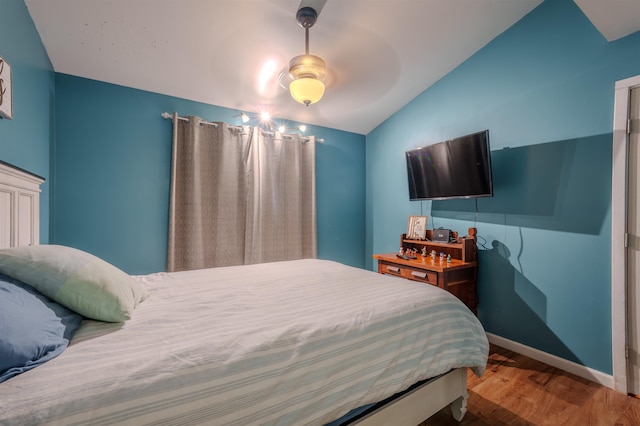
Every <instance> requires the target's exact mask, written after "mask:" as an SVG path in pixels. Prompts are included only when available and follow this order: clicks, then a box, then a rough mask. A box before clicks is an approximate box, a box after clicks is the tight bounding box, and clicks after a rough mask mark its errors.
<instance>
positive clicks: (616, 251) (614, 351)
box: [611, 75, 640, 394]
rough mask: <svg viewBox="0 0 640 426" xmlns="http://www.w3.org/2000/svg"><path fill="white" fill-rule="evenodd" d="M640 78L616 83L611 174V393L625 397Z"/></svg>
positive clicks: (626, 390) (626, 387)
mask: <svg viewBox="0 0 640 426" xmlns="http://www.w3.org/2000/svg"><path fill="white" fill-rule="evenodd" d="M637 86H640V75H638V76H635V77H630V78H626V79H624V80H620V81H617V82H616V85H615V97H614V107H613V152H612V171H611V340H612V341H611V358H612V367H613V380H614V389H615V390H616V391H618V392H622V393H625V394H626V393H627V392H628V383H627V361H626V356H625V355H626V345H627V249H626V247H625V234H626V232H627V186H628V182H627V161H628V149H627V144H628V140H629V138H628V134H627V122H628V118H629V98H630V95H631V89H632V88H634V87H637Z"/></svg>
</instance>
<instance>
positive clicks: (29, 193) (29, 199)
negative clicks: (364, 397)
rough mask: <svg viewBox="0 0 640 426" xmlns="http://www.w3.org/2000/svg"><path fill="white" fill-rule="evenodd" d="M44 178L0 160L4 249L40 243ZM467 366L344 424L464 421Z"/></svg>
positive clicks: (0, 224)
mask: <svg viewBox="0 0 640 426" xmlns="http://www.w3.org/2000/svg"><path fill="white" fill-rule="evenodd" d="M43 182H44V178H42V177H40V176H37V175H34V174H33V173H30V172H27V171H25V170H22V169H20V168H17V167H15V166H12V165H10V164H7V163H5V162H3V161H1V160H0V249H2V248H6V247H14V246H24V245H33V244H39V235H40V234H39V222H40V202H39V196H40V191H41V190H40V185H41V184H42V183H43ZM467 396H468V394H467V369H466V368H458V369H455V370H451V371H450V372H448V373H446V374H443V375H441V376H438V377H436V378H433V379H429V380H427V381H425V382H423V383H421V384H420V385H417V386H415V387H414V388H412V389H411V390H409V391H407V392H404V393H402V394H401V395H399V396H396V397H393V398H390V399H389V400H388V401H385V402H383V403H380V404H376V405H374V406H373V407H372V408H370V409H369V410H367V411H365V412H364V413H362V414H360V415H359V416H356V417H354V418H352V419H350V420H348V421H346V422H345V423H344V424H349V425H359V426H383V425H389V424H393V425H394V426H416V425H417V424H419V423H421V422H423V421H425V420H426V419H428V418H429V417H431V416H432V415H433V414H435V413H437V412H438V411H440V410H441V409H442V408H444V407H446V406H447V405H449V404H451V407H452V412H453V417H454V418H455V419H456V420H458V421H460V420H462V417H463V416H464V414H465V412H466V407H467Z"/></svg>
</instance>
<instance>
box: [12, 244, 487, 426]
mask: <svg viewBox="0 0 640 426" xmlns="http://www.w3.org/2000/svg"><path fill="white" fill-rule="evenodd" d="M16 259H17V260H16ZM43 265H44V266H43ZM87 265H89V266H87ZM87 271H88V272H87ZM0 273H3V274H5V276H7V277H9V279H10V280H15V281H16V282H20V283H23V284H24V286H25V287H29V288H30V287H33V289H35V290H34V291H37V292H40V293H42V294H43V295H44V296H43V297H45V296H46V297H50V298H51V299H54V301H55V302H59V303H61V304H63V305H64V306H65V307H67V308H69V310H71V311H73V312H74V313H76V314H77V315H80V316H81V318H82V321H81V323H79V325H78V327H77V329H75V330H74V334H73V336H72V337H70V338H69V340H70V341H69V342H68V346H67V347H66V348H65V349H64V350H63V351H61V352H60V353H59V354H57V356H55V357H53V358H52V359H49V360H47V361H46V362H43V363H42V364H40V365H38V366H37V367H35V368H31V369H28V370H25V371H24V372H21V373H20V374H15V375H14V376H12V377H10V378H9V379H8V380H5V381H3V382H2V383H0V424H2V425H36V424H37V425H40V424H46V425H110V424H117V425H136V426H137V425H152V424H153V425H197V424H206V425H254V424H256V425H257V424H265V425H266V424H268V425H324V424H332V425H335V424H347V423H348V422H351V424H361V425H376V424H377V425H382V424H394V425H403V424H405V425H409V426H415V425H417V424H418V423H420V422H421V421H423V420H425V419H426V418H427V417H429V416H430V415H431V414H433V413H435V412H437V411H438V410H440V409H441V408H443V407H445V406H446V405H448V404H452V409H453V411H454V416H455V417H456V418H458V419H461V418H462V416H463V415H464V411H465V407H466V397H467V392H466V377H467V368H470V369H471V370H472V371H473V372H474V373H476V374H477V375H482V373H483V372H484V369H485V366H486V361H487V356H488V342H487V339H486V335H485V333H484V330H483V329H482V326H481V324H480V323H479V321H478V320H477V319H476V317H475V316H474V315H473V314H472V313H471V312H470V311H469V310H468V308H467V307H466V306H465V305H464V304H462V303H461V302H460V301H459V300H458V299H456V298H455V297H454V296H452V295H451V294H449V293H448V292H445V291H443V290H441V289H439V288H437V287H435V286H428V285H424V284H421V283H415V282H410V281H407V280H403V279H400V278H396V277H390V276H385V275H381V274H376V273H374V272H371V271H366V270H362V269H359V268H354V267H350V266H347V265H343V264H340V263H337V262H333V261H328V260H319V259H304V260H296V261H288V262H273V263H265V264H260V265H246V266H233V267H223V268H212V269H204V270H196V271H185V272H177V273H164V272H160V273H155V274H149V275H144V276H133V277H132V276H129V275H126V274H124V272H122V271H120V270H118V269H117V268H115V267H114V266H112V265H109V264H107V263H106V262H104V261H103V260H101V259H99V258H97V257H95V256H92V255H90V254H88V253H85V252H81V251H79V250H75V249H72V248H69V247H63V246H55V245H41V246H39V245H33V246H28V247H12V248H7V249H3V250H0ZM96 277H98V278H96ZM105 277H106V278H105ZM103 278H104V279H103ZM101 279H102V280H103V281H100V280H101ZM97 281H100V283H102V284H104V282H106V283H107V284H106V285H107V286H112V287H113V288H115V289H116V290H115V292H114V294H113V295H109V296H108V297H112V296H113V297H114V298H116V299H117V298H122V299H123V300H125V301H126V302H127V303H128V305H127V303H124V302H123V303H124V305H126V306H124V305H123V306H124V307H123V308H122V309H121V312H119V313H118V315H121V316H120V317H119V316H117V315H116V316H115V317H112V316H109V315H110V314H111V313H109V312H107V313H105V312H102V311H99V309H102V308H103V307H104V305H105V303H104V301H103V299H104V298H107V296H104V295H103V293H100V294H99V295H98V293H96V292H95V291H94V292H93V293H91V292H88V293H87V294H91V297H84V299H78V300H75V299H74V298H75V297H76V295H77V293H85V288H86V287H91V286H93V285H94V284H95V282H97ZM51 282H54V283H53V284H51ZM123 283H124V284H123ZM102 284H101V285H102ZM52 286H54V287H55V291H51V287H52ZM93 290H95V289H93ZM93 290H92V291H93ZM99 290H100V291H103V290H104V289H102V288H100V289H99ZM123 290H124V291H123ZM83 296H84V295H83ZM96 299H100V300H99V301H97V303H94V302H96ZM129 299H131V300H129ZM129 302H130V303H129ZM87 303H88V306H89V307H87ZM93 304H95V307H94V306H93ZM109 306H110V305H109ZM94 308H95V309H94ZM92 309H94V310H92ZM105 315H106V316H105ZM94 317H95V318H94ZM0 318H1V315H0ZM92 318H93V319H92ZM96 318H98V319H96Z"/></svg>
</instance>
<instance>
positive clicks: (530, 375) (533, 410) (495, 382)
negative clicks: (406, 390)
mask: <svg viewBox="0 0 640 426" xmlns="http://www.w3.org/2000/svg"><path fill="white" fill-rule="evenodd" d="M468 379H469V381H468V388H469V400H468V402H467V414H466V415H465V416H464V418H463V419H462V422H460V423H458V422H456V421H455V420H454V419H453V417H452V416H451V409H450V408H449V407H447V408H445V409H443V410H441V411H440V412H438V413H436V414H435V415H433V416H432V417H430V418H429V419H427V420H426V421H424V422H422V423H421V424H420V425H419V426H448V425H461V426H466V425H474V426H478V425H491V426H501V425H509V426H512V425H553V426H556V425H571V426H572V425H579V426H583V425H597V426H608V425H640V399H636V398H632V397H628V396H626V395H623V394H621V393H618V392H615V391H614V390H612V389H609V388H606V387H604V386H600V385H598V384H596V383H593V382H591V381H589V380H586V379H583V378H580V377H578V376H574V375H572V374H570V373H567V372H564V371H562V370H559V369H557V368H554V367H550V366H549V365H547V364H543V363H541V362H538V361H534V360H532V359H530V358H527V357H525V356H523V355H519V354H516V353H514V352H511V351H508V350H506V349H503V348H500V347H497V346H493V345H492V346H491V353H490V356H489V362H488V364H487V371H486V373H485V374H484V376H483V377H482V378H480V379H478V378H477V377H476V376H475V374H473V373H472V372H469V375H468Z"/></svg>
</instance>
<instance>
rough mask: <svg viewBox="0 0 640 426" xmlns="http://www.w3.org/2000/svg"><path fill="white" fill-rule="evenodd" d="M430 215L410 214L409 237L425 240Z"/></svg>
mask: <svg viewBox="0 0 640 426" xmlns="http://www.w3.org/2000/svg"><path fill="white" fill-rule="evenodd" d="M428 219H429V218H428V216H409V224H408V226H407V238H410V239H414V240H424V239H425V237H426V235H427V221H428Z"/></svg>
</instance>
